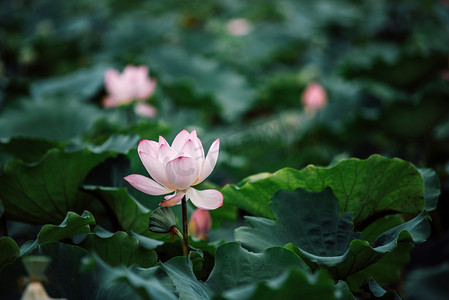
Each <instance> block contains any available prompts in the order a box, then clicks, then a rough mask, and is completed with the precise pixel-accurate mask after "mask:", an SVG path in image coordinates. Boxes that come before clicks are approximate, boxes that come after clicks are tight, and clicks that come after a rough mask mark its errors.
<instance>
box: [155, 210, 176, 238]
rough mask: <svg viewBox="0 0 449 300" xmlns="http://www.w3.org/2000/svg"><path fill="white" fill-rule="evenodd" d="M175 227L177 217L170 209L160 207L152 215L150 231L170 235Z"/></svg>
mask: <svg viewBox="0 0 449 300" xmlns="http://www.w3.org/2000/svg"><path fill="white" fill-rule="evenodd" d="M175 225H176V222H175V216H174V215H173V210H172V209H171V208H170V207H158V208H156V209H155V210H154V211H153V212H152V213H151V215H150V226H149V229H150V231H152V232H157V233H169V232H171V231H172V228H173V227H175Z"/></svg>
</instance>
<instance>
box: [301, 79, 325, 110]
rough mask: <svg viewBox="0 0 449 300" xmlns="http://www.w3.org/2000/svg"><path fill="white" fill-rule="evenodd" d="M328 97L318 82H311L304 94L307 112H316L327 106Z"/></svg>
mask: <svg viewBox="0 0 449 300" xmlns="http://www.w3.org/2000/svg"><path fill="white" fill-rule="evenodd" d="M326 102H327V95H326V91H325V90H324V88H323V87H322V86H321V85H320V84H319V83H316V82H311V83H309V85H308V86H307V87H306V89H305V91H304V93H303V94H302V103H303V104H304V108H305V111H306V112H314V111H317V110H319V109H322V108H323V107H325V106H326Z"/></svg>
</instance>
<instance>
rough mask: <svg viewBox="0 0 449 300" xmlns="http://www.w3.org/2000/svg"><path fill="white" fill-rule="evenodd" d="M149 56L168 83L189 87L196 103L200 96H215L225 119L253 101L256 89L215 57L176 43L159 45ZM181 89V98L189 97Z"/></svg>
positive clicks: (243, 109)
mask: <svg viewBox="0 0 449 300" xmlns="http://www.w3.org/2000/svg"><path fill="white" fill-rule="evenodd" d="M149 56H150V57H151V64H152V66H154V67H155V69H157V71H158V72H159V76H160V78H161V79H162V80H163V82H164V83H165V84H169V85H173V86H174V85H178V86H182V85H184V87H187V88H188V91H189V92H190V93H193V95H194V97H195V98H194V100H193V101H195V103H196V105H198V100H199V99H200V98H203V97H212V99H213V101H214V102H215V104H216V105H217V106H218V107H219V108H220V110H221V111H222V115H223V118H224V119H225V120H229V121H232V120H236V119H237V118H238V117H239V116H240V115H241V114H242V113H244V112H245V111H247V110H248V109H249V108H250V107H251V105H252V103H253V101H254V92H253V90H252V89H251V88H250V87H249V85H248V83H247V82H246V79H245V78H244V77H243V76H241V75H240V74H238V73H235V72H233V71H232V70H230V69H226V68H224V67H223V66H221V65H219V64H218V63H217V62H215V61H213V60H210V59H207V58H203V57H201V56H195V55H193V56H192V54H191V53H188V52H187V51H184V50H182V48H175V47H165V48H164V47H158V48H157V50H155V51H151V52H150V53H149ZM211 74H213V76H211ZM182 93H183V94H184V95H182V97H180V98H186V92H185V91H183V92H182ZM180 96H181V95H180ZM195 103H191V104H195Z"/></svg>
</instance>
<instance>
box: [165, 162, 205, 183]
mask: <svg viewBox="0 0 449 300" xmlns="http://www.w3.org/2000/svg"><path fill="white" fill-rule="evenodd" d="M165 169H166V172H167V176H168V180H169V181H170V183H171V184H172V185H173V187H175V188H176V189H178V190H185V189H187V188H188V187H190V185H191V184H192V183H193V182H194V181H195V180H196V179H197V175H198V171H197V169H196V165H195V161H194V160H193V158H190V157H187V156H180V157H177V158H175V159H173V160H171V161H169V162H168V163H167V165H166V167H165Z"/></svg>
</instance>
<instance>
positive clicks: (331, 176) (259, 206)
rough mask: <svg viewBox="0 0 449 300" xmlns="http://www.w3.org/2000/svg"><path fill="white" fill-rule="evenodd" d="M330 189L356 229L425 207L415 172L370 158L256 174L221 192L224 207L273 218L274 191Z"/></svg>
mask: <svg viewBox="0 0 449 300" xmlns="http://www.w3.org/2000/svg"><path fill="white" fill-rule="evenodd" d="M326 187H330V188H331V189H332V191H333V192H334V195H335V196H336V197H337V199H338V200H339V211H340V213H344V212H348V211H351V212H353V213H354V223H355V226H356V227H360V228H363V227H365V226H366V225H368V224H369V223H370V222H372V221H374V220H375V219H376V218H378V217H380V216H383V215H385V214H391V213H395V212H405V213H419V212H420V211H421V210H422V209H423V208H424V206H425V203H424V199H423V194H424V183H423V179H422V177H421V175H420V174H419V172H418V171H417V169H416V168H415V167H414V166H413V165H412V164H411V163H408V162H405V161H403V160H400V159H397V158H395V159H387V158H384V157H382V156H379V155H372V156H370V157H369V158H368V159H364V160H361V159H356V158H351V159H347V160H342V161H341V162H339V163H338V164H337V165H335V166H330V167H316V166H313V165H310V166H308V167H306V168H305V169H303V170H294V169H290V168H285V169H281V170H279V171H277V172H276V173H274V174H268V173H265V174H258V175H254V176H251V177H248V178H247V179H245V180H243V181H242V182H240V183H239V184H237V185H227V186H225V187H224V188H223V189H222V193H223V195H224V199H225V200H224V201H226V202H227V203H230V204H233V205H236V206H238V207H240V208H242V209H244V210H246V211H248V212H250V213H252V214H254V215H257V216H263V217H268V218H273V214H272V212H271V211H270V208H269V204H270V201H271V197H272V196H273V195H274V193H275V192H276V191H278V190H281V189H282V190H290V191H292V190H295V189H297V188H303V189H305V190H307V191H310V192H320V191H322V190H324V189H325V188H326Z"/></svg>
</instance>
